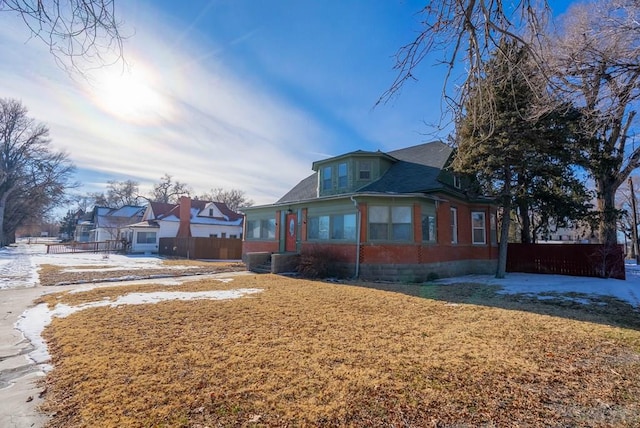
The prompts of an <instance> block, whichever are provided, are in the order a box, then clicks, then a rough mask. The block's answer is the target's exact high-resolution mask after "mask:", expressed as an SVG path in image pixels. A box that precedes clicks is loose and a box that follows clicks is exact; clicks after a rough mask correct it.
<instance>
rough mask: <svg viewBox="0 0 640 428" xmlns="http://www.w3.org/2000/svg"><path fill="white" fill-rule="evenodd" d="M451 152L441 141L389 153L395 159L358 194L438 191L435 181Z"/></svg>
mask: <svg viewBox="0 0 640 428" xmlns="http://www.w3.org/2000/svg"><path fill="white" fill-rule="evenodd" d="M451 153H453V149H452V148H451V147H449V146H447V145H446V144H444V143H442V142H440V141H434V142H431V143H425V144H420V145H418V146H412V147H407V148H406V149H400V150H394V151H392V152H389V153H388V154H389V155H390V156H393V157H394V158H396V159H398V162H397V163H395V164H393V165H392V166H391V168H389V170H387V172H386V173H385V174H384V175H383V176H382V177H380V178H379V179H378V180H376V181H374V182H373V183H371V184H368V185H366V186H364V187H362V188H361V189H359V190H358V192H392V193H415V192H426V191H434V190H440V189H442V188H443V184H442V183H441V182H440V181H438V177H439V175H440V172H442V170H443V169H444V168H445V166H446V165H447V162H448V161H449V158H450V157H451Z"/></svg>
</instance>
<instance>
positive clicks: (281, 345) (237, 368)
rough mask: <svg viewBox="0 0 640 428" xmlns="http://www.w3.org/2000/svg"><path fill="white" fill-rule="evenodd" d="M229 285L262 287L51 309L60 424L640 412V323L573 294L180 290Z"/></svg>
mask: <svg viewBox="0 0 640 428" xmlns="http://www.w3.org/2000/svg"><path fill="white" fill-rule="evenodd" d="M363 285H364V284H363ZM167 287H168V286H166V285H164V286H159V285H144V286H135V287H129V286H120V287H117V286H114V287H107V288H100V289H96V290H92V291H88V292H84V293H75V294H66V293H57V294H55V295H49V296H47V297H46V298H45V301H47V302H48V303H49V304H50V305H55V304H56V303H66V304H72V305H77V304H80V303H85V302H92V301H99V300H103V299H115V298H116V297H117V296H119V295H122V294H126V293H129V292H132V291H136V292H140V291H153V290H164V291H166V290H167V289H168V288H167ZM452 287H456V289H457V290H458V291H457V292H456V291H455V290H456V289H454V288H452ZM232 288H260V289H262V290H264V291H262V292H261V293H258V294H252V295H250V296H246V297H243V298H240V299H235V300H226V301H213V300H199V301H189V302H178V301H171V302H165V303H158V304H147V305H135V306H120V307H117V308H107V307H102V308H94V309H87V310H84V311H81V312H78V313H75V314H73V315H70V316H68V317H67V318H61V319H54V320H53V322H52V324H51V326H50V327H49V328H47V330H46V331H45V336H46V339H47V341H48V343H49V348H50V352H51V354H52V360H53V364H54V367H55V369H54V370H53V371H52V372H50V373H49V375H48V376H47V377H46V380H45V383H46V391H47V392H46V402H45V405H44V407H43V410H44V411H46V412H48V413H50V414H51V415H52V418H51V422H50V426H51V427H205V426H206V427H218V426H225V427H226V426H229V427H236V426H242V427H244V426H247V427H249V426H269V427H271V426H273V427H283V426H290V427H299V426H331V427H334V426H344V427H381V426H383V427H392V426H394V427H427V426H447V427H448V426H456V427H467V426H468V427H475V426H486V427H493V426H496V427H513V426H549V427H568V426H576V427H577V426H580V427H582V426H593V427H596V426H597V427H603V426H604V427H606V426H612V427H613V426H615V427H617V426H629V427H631V426H639V425H640V406H639V404H640V332H639V331H638V330H637V329H633V328H624V327H612V326H608V325H605V324H604V323H601V322H587V321H580V320H576V319H570V318H567V317H564V316H558V315H562V314H563V313H564V309H563V308H562V307H558V309H557V311H558V312H557V313H556V314H540V313H536V311H535V310H533V309H534V307H533V306H531V305H532V303H530V302H526V303H525V305H527V306H522V307H521V308H519V309H517V310H516V309H514V308H509V309H506V308H500V307H498V306H499V305H493V304H492V305H491V306H487V305H481V304H469V303H464V302H463V300H467V301H468V300H474V301H476V303H479V301H480V300H482V299H485V300H487V299H489V300H490V299H494V303H496V302H497V301H498V300H497V299H498V297H496V295H495V293H493V291H491V289H485V290H479V289H478V288H477V286H469V285H457V286H442V287H440V288H438V287H435V288H434V287H431V288H429V287H427V288H425V289H424V290H427V291H425V293H426V294H431V295H432V296H430V298H424V297H415V296H409V295H405V294H401V293H398V292H397V291H398V290H395V291H384V290H378V289H374V288H370V285H369V287H361V286H356V285H345V284H332V283H324V282H317V281H307V280H301V279H292V278H286V277H281V276H276V275H244V276H237V277H235V279H234V280H233V281H231V282H229V283H222V282H220V281H214V280H205V279H202V280H199V281H195V282H189V283H185V284H183V285H180V286H171V287H170V288H169V289H170V290H175V291H203V290H213V289H232ZM400 291H402V290H400ZM444 295H446V296H444ZM454 302H456V303H454ZM507 304H508V305H513V304H515V303H513V302H507ZM505 306H506V305H505ZM543 309H544V310H545V311H547V312H549V311H551V310H550V309H548V308H546V309H545V308H543ZM538 312H540V311H538Z"/></svg>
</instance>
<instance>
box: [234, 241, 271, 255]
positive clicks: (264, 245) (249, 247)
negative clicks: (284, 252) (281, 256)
mask: <svg viewBox="0 0 640 428" xmlns="http://www.w3.org/2000/svg"><path fill="white" fill-rule="evenodd" d="M265 251H266V252H269V253H277V252H278V251H279V248H278V241H243V242H242V254H246V253H262V252H265Z"/></svg>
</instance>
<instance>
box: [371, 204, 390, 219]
mask: <svg viewBox="0 0 640 428" xmlns="http://www.w3.org/2000/svg"><path fill="white" fill-rule="evenodd" d="M388 222H389V208H388V207H369V223H388Z"/></svg>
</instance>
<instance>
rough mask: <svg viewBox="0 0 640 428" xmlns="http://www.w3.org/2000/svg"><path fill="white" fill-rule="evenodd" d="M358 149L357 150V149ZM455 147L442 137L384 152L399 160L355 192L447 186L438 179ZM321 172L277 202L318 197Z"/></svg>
mask: <svg viewBox="0 0 640 428" xmlns="http://www.w3.org/2000/svg"><path fill="white" fill-rule="evenodd" d="M354 153H355V152H354ZM452 153H453V149H452V148H451V147H449V146H447V145H446V144H444V143H443V142H441V141H433V142H430V143H424V144H419V145H417V146H412V147H407V148H404V149H399V150H394V151H391V152H387V153H383V154H384V155H385V156H390V157H392V158H393V159H395V160H396V162H395V163H394V164H393V165H392V166H391V168H389V169H388V170H387V171H386V172H385V173H384V174H383V175H382V177H380V178H379V179H378V180H376V181H374V182H372V183H369V184H367V185H366V186H364V187H362V188H360V189H358V190H356V192H355V193H366V192H380V193H418V192H427V191H436V190H440V189H442V188H443V187H444V185H443V184H442V183H441V182H440V181H439V180H438V177H439V175H440V173H441V171H442V170H443V169H444V168H445V167H446V166H447V163H448V162H449V158H450V157H451V154H452ZM317 188H318V173H317V172H316V173H314V174H311V175H310V176H308V177H306V178H305V179H303V180H302V181H300V182H299V183H298V184H297V185H296V186H294V187H293V188H292V189H291V190H290V191H289V192H287V193H286V194H285V195H284V196H283V197H282V198H280V199H279V200H278V202H276V203H287V202H296V201H303V200H309V199H315V198H317Z"/></svg>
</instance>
